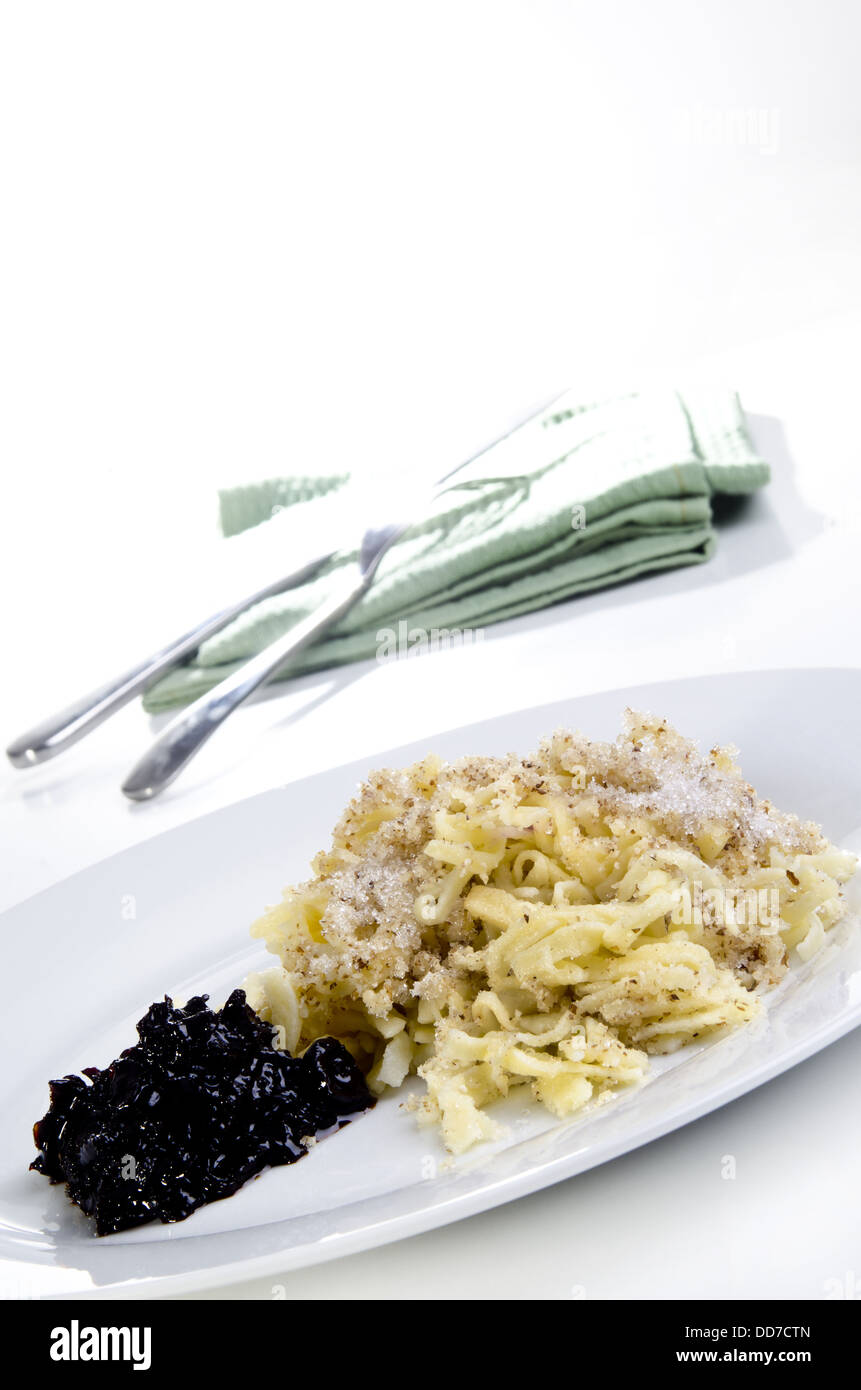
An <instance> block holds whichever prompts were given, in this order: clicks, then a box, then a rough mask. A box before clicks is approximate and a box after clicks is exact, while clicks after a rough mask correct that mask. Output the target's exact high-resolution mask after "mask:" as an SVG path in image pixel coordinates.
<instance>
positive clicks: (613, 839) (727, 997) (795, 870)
mask: <svg viewBox="0 0 861 1390" xmlns="http://www.w3.org/2000/svg"><path fill="white" fill-rule="evenodd" d="M734 754H735V750H733V749H725V748H713V749H712V750H711V751H710V752H708V753H705V754H703V753H701V752H700V751H699V750H698V748H697V746H696V745H695V744H693V743H692V742H690V741H689V740H686V739H684V738H682V737H681V736H680V735H679V734H678V733H676V732H675V731H674V730H673V729H672V728H670V726H669V725H668V724H667V723H666V722H665V721H663V720H659V719H654V718H652V717H648V716H644V715H638V714H634V713H633V712H631V711H628V712H627V714H626V716H625V721H624V727H623V732H622V733H621V734H620V736H619V737H618V738H617V739H616V740H615V742H614V743H599V742H592V741H590V740H588V739H586V738H585V737H583V736H582V735H580V734H573V733H568V732H564V731H562V732H557V733H556V734H554V735H553V736H552V737H551V738H549V739H548V740H546V741H545V742H544V743H542V745H541V746H540V748H539V750H538V752H537V753H536V754H534V755H533V756H530V757H526V758H518V757H515V756H513V755H509V756H506V757H470V758H464V759H462V760H460V761H458V762H454V763H448V764H447V763H443V762H441V761H440V759H438V758H436V757H432V756H430V757H427V758H425V759H424V760H423V761H421V762H418V763H416V764H415V765H414V766H412V767H409V768H406V769H404V770H401V771H390V770H388V771H381V772H377V773H374V774H373V775H372V776H371V777H370V778H369V779H368V781H367V782H365V783H364V784H363V785H362V786H361V787H360V789H359V791H358V793H357V795H356V797H355V798H354V799H353V801H352V802H351V803H350V805H349V806H348V808H347V810H346V811H345V813H344V815H343V816H342V818H341V820H340V822H339V823H338V825H337V827H336V829H335V832H334V839H333V844H332V848H331V849H330V850H328V851H324V852H322V853H321V854H319V855H318V856H317V857H316V859H315V860H314V864H313V870H314V877H313V878H312V879H311V880H310V881H309V882H307V883H304V884H302V885H301V886H299V887H297V888H289V889H287V890H286V891H285V893H284V897H283V901H282V902H280V903H279V904H278V905H277V906H276V907H273V908H271V909H270V910H269V911H267V912H266V914H265V915H264V916H263V917H262V918H261V919H260V920H259V921H258V922H256V923H255V924H254V926H253V927H252V934H253V935H254V936H257V937H261V938H262V939H263V940H264V941H265V943H266V945H267V947H268V949H269V950H270V951H272V952H273V953H274V954H275V955H276V956H277V957H278V958H279V960H280V962H281V964H280V965H279V966H275V967H273V968H272V969H269V970H266V971H263V972H261V973H259V974H257V975H253V976H251V977H250V978H249V980H248V981H247V984H246V989H247V991H248V997H249V1002H250V1003H251V1004H252V1005H253V1006H254V1007H255V1008H256V1009H258V1010H259V1012H260V1013H261V1014H262V1015H263V1017H264V1018H267V1019H268V1020H270V1021H271V1022H272V1023H273V1024H275V1025H277V1027H278V1029H279V1039H280V1042H281V1045H283V1046H285V1047H288V1048H289V1049H290V1050H291V1051H296V1050H297V1049H300V1050H301V1049H302V1048H304V1047H306V1046H307V1045H308V1044H310V1043H311V1042H312V1041H313V1040H314V1039H315V1038H318V1037H320V1036H322V1035H325V1034H331V1035H334V1036H336V1037H338V1038H340V1039H342V1040H343V1041H344V1043H345V1044H346V1045H347V1047H348V1048H349V1049H350V1051H351V1052H352V1053H353V1055H354V1056H355V1057H356V1058H357V1060H358V1061H359V1062H360V1063H361V1064H362V1065H363V1066H364V1067H365V1068H366V1069H367V1072H368V1080H369V1084H370V1086H371V1088H372V1089H373V1090H374V1091H375V1092H377V1093H378V1094H379V1093H381V1092H382V1091H384V1090H385V1089H386V1088H387V1087H397V1086H399V1085H400V1084H401V1083H402V1082H403V1080H404V1079H405V1077H406V1076H407V1075H408V1074H409V1073H411V1072H417V1073H418V1075H419V1076H420V1077H421V1078H422V1079H423V1081H424V1083H425V1086H426V1093H425V1094H424V1095H423V1096H422V1098H421V1099H420V1100H417V1101H414V1102H412V1105H413V1108H415V1109H416V1110H417V1112H418V1118H419V1120H420V1121H422V1122H427V1123H434V1122H439V1124H440V1125H441V1127H442V1135H443V1138H444V1141H445V1144H446V1145H447V1147H448V1148H449V1149H450V1150H452V1151H453V1152H456V1153H459V1152H462V1151H463V1150H465V1149H467V1148H468V1147H469V1146H470V1145H472V1144H473V1143H475V1142H476V1141H477V1140H481V1139H485V1138H490V1137H493V1136H494V1135H495V1134H496V1133H498V1125H497V1123H496V1122H495V1121H494V1120H493V1118H492V1116H491V1115H489V1114H487V1113H486V1111H485V1107H486V1106H487V1105H488V1104H489V1103H490V1102H492V1101H494V1100H496V1099H498V1098H500V1097H502V1096H505V1095H507V1094H508V1093H509V1092H510V1091H511V1089H512V1088H513V1087H516V1086H528V1087H530V1089H531V1091H532V1093H533V1095H534V1096H535V1098H536V1099H537V1100H538V1101H540V1102H541V1103H542V1104H543V1105H545V1106H546V1107H547V1108H548V1110H550V1111H551V1112H552V1113H553V1114H554V1115H556V1116H566V1115H570V1114H571V1113H572V1112H574V1111H576V1110H577V1109H579V1108H580V1107H582V1106H583V1105H585V1104H586V1103H587V1102H588V1101H590V1100H597V1099H600V1098H601V1097H605V1098H606V1097H608V1096H609V1095H610V1094H611V1093H612V1092H613V1090H614V1089H615V1088H618V1087H620V1086H622V1085H624V1084H626V1083H632V1082H637V1081H639V1080H640V1079H641V1078H642V1077H643V1076H644V1074H645V1072H646V1069H647V1065H648V1059H647V1054H648V1053H658V1052H669V1051H672V1050H674V1049H676V1048H678V1047H681V1046H683V1045H684V1044H686V1043H689V1042H691V1041H692V1040H695V1039H700V1040H702V1039H706V1038H708V1037H710V1036H713V1035H716V1034H718V1033H719V1032H722V1031H724V1030H727V1029H730V1028H734V1027H737V1026H738V1025H740V1024H743V1023H746V1022H747V1021H748V1020H749V1019H750V1018H751V1017H752V1016H753V1015H754V1014H755V1013H756V1012H757V1010H758V1009H759V1008H760V1003H759V999H760V995H761V994H762V993H763V992H764V991H766V990H767V989H769V988H770V987H772V986H773V985H775V984H776V983H777V982H778V981H779V980H780V978H781V977H782V975H783V974H784V973H785V971H786V969H787V965H788V960H789V952H790V951H791V950H793V949H795V950H796V951H797V954H798V955H799V956H800V957H801V958H802V959H807V958H809V957H810V956H811V955H813V954H814V953H815V952H816V951H817V950H818V949H819V948H820V947H821V945H822V944H823V942H824V940H825V934H826V932H827V931H828V930H829V928H831V927H832V926H833V925H834V923H835V922H836V921H837V920H838V919H839V918H840V917H841V916H842V915H843V912H844V910H845V906H844V903H843V900H842V898H841V895H840V885H841V884H842V883H844V882H846V880H847V879H848V878H849V877H850V876H851V874H852V873H853V871H854V868H855V860H854V858H853V856H852V855H850V854H848V853H845V852H842V851H840V850H838V849H836V848H835V847H834V846H833V845H831V844H829V843H828V841H827V840H825V839H824V837H823V836H822V834H821V832H820V831H819V829H818V827H816V826H814V825H812V824H809V823H806V824H805V823H801V822H800V821H798V820H797V819H796V818H795V817H794V816H790V815H785V814H783V813H781V812H778V811H776V810H775V809H774V808H773V807H772V806H771V805H770V804H769V803H768V802H765V801H760V800H758V799H757V797H756V795H755V793H754V791H753V789H752V788H751V787H750V786H749V785H748V784H747V783H746V782H745V781H744V780H743V778H742V776H741V773H740V771H739V769H738V767H737V766H736V764H735V762H734Z"/></svg>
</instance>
